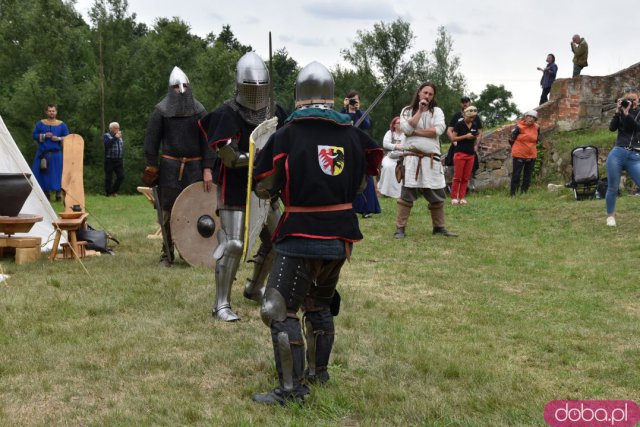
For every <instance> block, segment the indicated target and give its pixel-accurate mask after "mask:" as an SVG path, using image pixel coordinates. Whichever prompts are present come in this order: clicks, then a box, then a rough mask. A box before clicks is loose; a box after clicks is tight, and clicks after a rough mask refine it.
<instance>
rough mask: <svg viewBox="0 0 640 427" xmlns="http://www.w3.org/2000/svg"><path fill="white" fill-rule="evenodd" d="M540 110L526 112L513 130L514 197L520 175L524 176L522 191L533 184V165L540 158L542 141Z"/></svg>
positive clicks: (512, 180)
mask: <svg viewBox="0 0 640 427" xmlns="http://www.w3.org/2000/svg"><path fill="white" fill-rule="evenodd" d="M537 121H538V112H537V111H536V110H531V111H527V112H526V113H524V118H523V119H522V120H520V121H519V122H518V123H517V124H516V127H515V128H513V131H512V132H511V137H510V138H509V144H511V158H512V159H513V173H512V174H511V192H510V195H511V197H514V196H515V195H516V193H517V191H518V187H520V175H521V174H523V171H524V174H523V177H522V187H520V192H522V193H526V192H527V191H528V190H529V185H530V184H531V176H532V175H533V167H534V166H535V164H536V159H537V158H538V149H537V145H538V142H540V126H538V123H536V122H537Z"/></svg>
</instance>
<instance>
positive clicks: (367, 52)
mask: <svg viewBox="0 0 640 427" xmlns="http://www.w3.org/2000/svg"><path fill="white" fill-rule="evenodd" d="M414 39H415V36H414V34H413V31H412V30H411V26H410V24H409V23H408V22H406V21H404V20H402V19H401V18H399V19H398V20H396V21H394V22H392V23H390V24H385V23H384V22H380V23H377V24H374V26H373V30H372V31H362V30H358V32H357V33H356V40H355V41H354V43H353V47H352V48H351V49H345V50H342V51H341V53H342V56H343V58H344V59H345V60H346V61H347V62H349V63H350V64H351V65H352V66H353V67H355V69H356V71H355V72H350V71H349V70H345V69H343V68H340V67H337V69H336V70H335V74H336V87H337V88H338V87H339V88H340V89H341V92H338V91H336V95H337V96H338V97H339V100H340V104H339V105H342V97H341V96H340V94H341V93H344V94H346V93H347V91H349V90H350V89H356V90H357V91H358V92H359V93H360V97H361V99H362V101H368V102H372V101H373V100H374V99H375V98H376V97H377V96H378V94H379V93H380V92H382V91H383V90H384V89H385V88H386V87H388V86H389V84H391V82H392V81H394V79H396V77H398V79H397V80H396V81H395V83H394V85H393V86H392V87H390V88H389V91H388V93H387V94H386V95H385V99H384V100H382V101H381V104H380V105H378V106H377V107H376V109H375V110H374V111H373V112H372V118H374V119H376V120H375V121H377V122H382V123H383V124H384V126H377V127H376V132H375V134H376V136H377V135H378V134H380V135H379V136H380V138H381V137H382V135H384V132H386V131H387V126H386V125H387V124H388V123H389V121H390V120H391V118H392V116H394V115H397V114H399V113H400V110H401V109H402V107H403V106H405V105H407V104H408V103H409V97H410V94H411V93H412V92H413V90H415V86H417V84H416V83H415V81H413V79H410V78H406V77H403V76H399V74H400V73H405V74H404V75H405V76H409V75H411V69H412V67H413V64H415V61H414V60H415V56H416V55H415V54H414V55H408V52H409V51H410V50H411V47H412V45H413V41H414ZM363 105H365V107H366V103H365V104H363Z"/></svg>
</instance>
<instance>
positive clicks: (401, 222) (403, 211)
mask: <svg viewBox="0 0 640 427" xmlns="http://www.w3.org/2000/svg"><path fill="white" fill-rule="evenodd" d="M397 203H398V210H397V214H396V232H395V233H394V234H393V237H395V238H396V239H402V238H404V237H405V228H406V226H407V223H408V222H409V215H410V214H411V208H412V207H413V203H412V202H406V201H404V200H402V199H398V202H397Z"/></svg>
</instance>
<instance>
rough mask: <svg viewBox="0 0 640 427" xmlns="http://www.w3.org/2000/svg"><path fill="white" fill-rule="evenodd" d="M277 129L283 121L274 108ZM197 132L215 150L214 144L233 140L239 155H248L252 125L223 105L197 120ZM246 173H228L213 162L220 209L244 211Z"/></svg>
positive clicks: (283, 115) (281, 112) (244, 169)
mask: <svg viewBox="0 0 640 427" xmlns="http://www.w3.org/2000/svg"><path fill="white" fill-rule="evenodd" d="M276 107H277V108H276V115H277V116H278V127H280V126H281V125H282V124H283V123H284V120H285V119H286V117H287V116H286V113H285V111H284V110H283V109H282V108H281V107H280V106H276ZM199 124H200V129H201V131H202V132H203V134H204V135H205V138H206V140H207V142H208V144H209V145H210V146H211V148H212V149H214V150H216V149H217V146H218V144H221V143H225V142H226V141H228V140H229V139H233V140H235V141H236V142H237V143H238V148H239V150H240V151H242V152H244V153H246V152H248V151H249V137H250V136H251V132H253V130H254V129H255V128H256V125H252V124H251V123H247V122H246V121H245V120H243V118H242V115H241V114H240V113H239V112H237V111H235V110H234V109H233V108H231V107H230V106H229V105H227V104H223V105H222V106H220V107H219V108H218V109H216V110H214V111H212V112H211V113H209V114H207V115H206V116H205V117H203V118H202V119H201V120H200V123H199ZM248 179H249V170H248V168H247V167H246V166H245V167H240V168H235V169H231V168H228V167H226V166H225V165H224V164H223V163H222V160H220V159H219V158H218V159H216V162H215V166H214V168H213V181H214V182H215V183H216V184H217V185H218V188H219V191H222V205H223V206H224V207H237V208H244V206H245V204H246V203H247V181H248Z"/></svg>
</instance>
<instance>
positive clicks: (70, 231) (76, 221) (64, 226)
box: [49, 213, 89, 261]
mask: <svg viewBox="0 0 640 427" xmlns="http://www.w3.org/2000/svg"><path fill="white" fill-rule="evenodd" d="M87 216H89V215H88V214H86V213H83V214H81V215H80V216H79V217H78V218H69V219H59V220H57V221H53V222H52V224H53V226H54V228H55V229H56V237H55V239H54V240H53V247H52V248H51V255H49V259H50V260H52V261H53V260H54V259H56V255H57V253H58V245H59V244H60V237H61V236H62V232H63V231H66V232H67V236H68V237H69V244H70V245H71V248H73V250H72V251H71V252H72V254H73V258H78V257H80V246H78V239H77V238H76V231H78V230H79V229H80V228H82V227H84V223H85V221H86V220H87ZM63 257H64V253H63ZM64 258H66V257H64Z"/></svg>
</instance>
